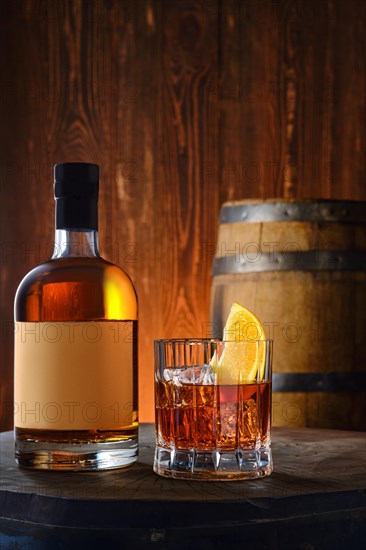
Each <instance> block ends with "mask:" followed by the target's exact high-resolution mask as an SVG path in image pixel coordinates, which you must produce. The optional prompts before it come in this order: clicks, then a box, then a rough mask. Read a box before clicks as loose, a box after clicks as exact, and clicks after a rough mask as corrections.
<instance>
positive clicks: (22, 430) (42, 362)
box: [14, 163, 138, 470]
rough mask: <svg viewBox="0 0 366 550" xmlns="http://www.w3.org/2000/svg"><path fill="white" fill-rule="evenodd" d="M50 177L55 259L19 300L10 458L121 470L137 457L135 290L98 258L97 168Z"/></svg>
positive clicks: (70, 167)
mask: <svg viewBox="0 0 366 550" xmlns="http://www.w3.org/2000/svg"><path fill="white" fill-rule="evenodd" d="M54 174H55V184H54V190H55V199H56V234H55V248H54V254H53V256H52V258H51V259H50V260H49V261H47V262H45V263H43V264H41V265H39V266H38V267H36V268H35V269H33V270H32V271H30V272H29V273H28V274H27V275H26V276H25V277H24V279H23V280H22V282H21V283H20V285H19V287H18V290H17V293H16V297H15V305H14V311H15V358H14V363H15V364H14V418H15V422H14V425H15V427H14V431H15V457H16V461H17V463H18V464H19V466H22V467H28V468H37V469H49V470H104V469H112V468H120V467H125V466H128V465H130V464H132V463H133V462H135V461H136V459H137V452H138V437H137V431H138V412H137V297H136V292H135V289H134V286H133V284H132V282H131V280H130V278H129V277H128V275H127V274H126V273H125V272H124V271H123V270H122V269H120V268H119V267H117V266H116V265H114V264H112V263H110V262H108V261H106V260H104V259H102V258H101V257H100V255H99V251H98V191H99V167H98V166H97V165H95V164H86V163H63V164H56V165H55V170H54Z"/></svg>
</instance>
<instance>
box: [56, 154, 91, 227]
mask: <svg viewBox="0 0 366 550" xmlns="http://www.w3.org/2000/svg"><path fill="white" fill-rule="evenodd" d="M54 174H55V199H56V229H75V230H79V231H83V230H86V231H91V230H97V229H98V191H99V166H98V165H97V164H89V163H83V162H63V163H61V164H55V171H54Z"/></svg>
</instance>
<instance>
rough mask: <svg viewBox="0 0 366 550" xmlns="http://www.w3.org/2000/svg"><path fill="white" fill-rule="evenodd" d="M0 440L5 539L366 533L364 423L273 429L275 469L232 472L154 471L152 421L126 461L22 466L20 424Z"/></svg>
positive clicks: (279, 540)
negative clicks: (198, 475)
mask: <svg viewBox="0 0 366 550" xmlns="http://www.w3.org/2000/svg"><path fill="white" fill-rule="evenodd" d="M0 443H1V492H0V496H1V500H0V517H1V521H0V524H1V538H0V542H1V544H2V545H3V546H2V545H1V544H0V546H1V548H7V547H8V548H27V549H28V548H40V549H47V550H48V549H49V548H53V547H55V548H72V547H73V545H75V547H76V546H77V545H79V546H80V544H81V545H82V546H81V547H83V545H85V547H88V548H94V547H95V548H96V547H98V545H99V546H100V544H103V545H104V546H105V547H108V544H109V547H111V548H114V547H116V548H120V547H122V546H123V547H126V548H145V547H149V546H151V547H153V548H157V549H160V548H173V547H174V548H175V550H177V549H180V548H182V549H183V548H189V547H190V548H196V547H200V548H228V547H230V546H234V545H237V544H238V543H240V544H241V546H240V547H246V546H242V545H243V544H244V542H245V544H246V545H248V547H249V546H250V545H251V546H250V547H251V548H270V549H281V550H282V549H283V548H302V549H304V550H312V549H315V548H329V549H330V548H331V549H332V550H334V549H335V548H342V549H343V548H347V549H348V548H360V545H361V546H362V544H363V542H365V541H366V528H365V525H366V521H365V520H366V434H365V433H361V432H345V431H335V430H313V429H305V428H303V429H287V428H277V429H274V430H273V456H274V472H273V474H272V475H271V476H270V477H268V478H264V479H258V480H253V481H233V482H212V481H210V482H198V481H180V480H170V479H165V478H162V477H159V476H157V475H156V474H154V472H153V471H152V461H153V451H154V434H153V426H152V425H142V426H141V429H140V456H139V460H138V463H137V464H136V465H134V466H133V467H131V468H130V469H127V470H113V471H106V472H99V473H58V472H47V471H45V472H43V471H31V470H22V469H19V468H18V467H17V466H16V464H15V462H14V458H13V453H14V448H13V434H12V432H6V433H3V434H1V436H0ZM15 543H16V546H14V544H15ZM122 543H123V544H122ZM106 544H107V546H106ZM253 544H254V546H253ZM12 545H13V546H12Z"/></svg>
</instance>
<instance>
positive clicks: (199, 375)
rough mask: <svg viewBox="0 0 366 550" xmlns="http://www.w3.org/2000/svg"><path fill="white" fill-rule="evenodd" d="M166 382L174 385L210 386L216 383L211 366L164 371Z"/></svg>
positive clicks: (194, 366) (195, 366)
mask: <svg viewBox="0 0 366 550" xmlns="http://www.w3.org/2000/svg"><path fill="white" fill-rule="evenodd" d="M163 377H164V380H165V381H166V382H173V384H174V385H176V386H180V385H181V384H199V385H209V384H214V383H215V373H214V372H213V370H212V368H211V366H210V365H192V366H189V367H180V368H176V369H164V373H163Z"/></svg>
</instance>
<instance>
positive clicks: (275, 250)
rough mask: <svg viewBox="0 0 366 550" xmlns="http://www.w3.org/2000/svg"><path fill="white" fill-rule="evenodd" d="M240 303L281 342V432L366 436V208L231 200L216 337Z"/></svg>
mask: <svg viewBox="0 0 366 550" xmlns="http://www.w3.org/2000/svg"><path fill="white" fill-rule="evenodd" d="M232 302H239V303H240V304H242V305H243V306H245V307H247V308H248V309H250V310H252V311H253V312H255V314H256V315H257V316H258V317H259V319H260V320H261V321H262V322H263V324H264V328H265V331H266V335H267V337H268V338H273V340H274V376H273V390H274V393H273V421H274V425H277V426H308V427H322V428H339V429H352V430H365V429H366V367H365V365H366V202H357V201H330V200H292V199H291V200H286V199H268V200H243V201H238V202H228V203H225V204H224V205H223V206H222V208H221V214H220V227H219V235H218V243H217V249H216V257H215V259H214V263H213V285H212V296H211V321H212V327H213V330H212V335H213V336H216V337H219V336H221V334H222V327H223V325H224V323H225V320H226V318H227V315H228V313H229V310H230V306H231V304H232Z"/></svg>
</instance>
